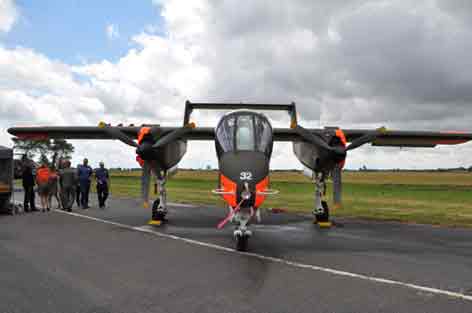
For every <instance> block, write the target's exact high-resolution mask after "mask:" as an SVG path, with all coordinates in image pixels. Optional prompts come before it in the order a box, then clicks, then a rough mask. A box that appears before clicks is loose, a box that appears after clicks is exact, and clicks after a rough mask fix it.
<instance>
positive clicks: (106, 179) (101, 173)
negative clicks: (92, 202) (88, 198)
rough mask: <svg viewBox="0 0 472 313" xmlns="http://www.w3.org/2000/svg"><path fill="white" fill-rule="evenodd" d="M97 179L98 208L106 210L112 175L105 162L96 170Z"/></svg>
mask: <svg viewBox="0 0 472 313" xmlns="http://www.w3.org/2000/svg"><path fill="white" fill-rule="evenodd" d="M95 179H96V180H97V196H98V206H99V207H100V209H104V208H105V202H106V201H107V198H108V191H109V183H110V175H109V173H108V169H106V168H105V164H104V163H103V162H100V167H99V168H97V169H96V170H95Z"/></svg>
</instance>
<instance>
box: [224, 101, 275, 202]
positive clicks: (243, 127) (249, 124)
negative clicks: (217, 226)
mask: <svg viewBox="0 0 472 313" xmlns="http://www.w3.org/2000/svg"><path fill="white" fill-rule="evenodd" d="M215 135H216V136H215V146H216V153H217V156H218V163H219V186H220V190H222V191H224V192H225V193H224V194H223V198H224V200H225V201H226V202H227V203H228V205H230V206H231V207H233V208H234V207H236V206H238V205H240V206H241V207H253V208H258V207H259V206H260V205H261V204H262V203H263V202H264V200H265V195H264V194H263V192H265V191H266V190H267V189H268V187H269V163H270V157H271V155H272V147H273V138H272V126H271V124H270V122H269V120H268V119H267V117H265V116H264V115H263V114H260V113H256V112H253V111H247V110H239V111H234V112H231V113H228V114H226V115H224V116H223V117H222V118H221V120H220V121H219V122H218V125H217V127H216V129H215ZM244 193H245V194H246V197H244V196H243V195H244ZM249 193H250V197H249Z"/></svg>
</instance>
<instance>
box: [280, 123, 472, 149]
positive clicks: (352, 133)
mask: <svg viewBox="0 0 472 313" xmlns="http://www.w3.org/2000/svg"><path fill="white" fill-rule="evenodd" d="M308 131H310V132H312V133H316V134H319V135H323V133H325V132H326V131H329V129H321V128H318V129H308ZM342 131H343V133H344V135H345V137H346V140H347V141H348V142H352V141H353V140H355V139H358V138H360V137H362V136H365V135H369V134H375V133H376V132H377V131H376V130H373V129H371V130H369V129H342ZM274 139H275V140H276V141H298V140H301V138H300V137H299V136H298V134H297V133H296V132H295V131H294V130H293V129H290V128H275V129H274ZM470 140H472V133H466V132H455V131H451V132H447V131H444V132H432V131H404V130H383V131H382V134H380V135H377V138H376V139H375V140H374V141H373V142H372V145H373V146H384V147H386V146H392V147H418V148H420V147H423V148H433V147H435V146H436V145H456V144H461V143H465V142H468V141H470Z"/></svg>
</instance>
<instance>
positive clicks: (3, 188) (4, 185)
mask: <svg viewBox="0 0 472 313" xmlns="http://www.w3.org/2000/svg"><path fill="white" fill-rule="evenodd" d="M12 193H13V150H12V149H9V148H6V147H2V146H0V210H2V211H7V210H9V209H10V201H11V196H12Z"/></svg>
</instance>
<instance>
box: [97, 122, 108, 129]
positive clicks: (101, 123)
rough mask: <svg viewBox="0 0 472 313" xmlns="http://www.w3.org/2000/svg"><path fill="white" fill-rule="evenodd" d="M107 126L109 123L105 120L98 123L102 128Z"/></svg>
mask: <svg viewBox="0 0 472 313" xmlns="http://www.w3.org/2000/svg"><path fill="white" fill-rule="evenodd" d="M106 126H107V124H106V123H105V122H104V121H101V122H100V123H98V127H100V128H105V127H106Z"/></svg>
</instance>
